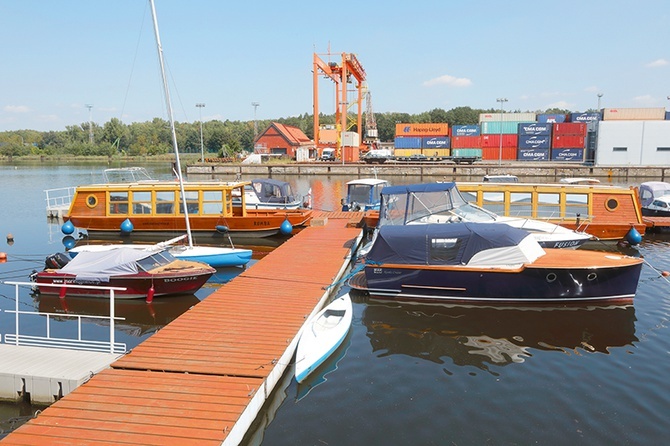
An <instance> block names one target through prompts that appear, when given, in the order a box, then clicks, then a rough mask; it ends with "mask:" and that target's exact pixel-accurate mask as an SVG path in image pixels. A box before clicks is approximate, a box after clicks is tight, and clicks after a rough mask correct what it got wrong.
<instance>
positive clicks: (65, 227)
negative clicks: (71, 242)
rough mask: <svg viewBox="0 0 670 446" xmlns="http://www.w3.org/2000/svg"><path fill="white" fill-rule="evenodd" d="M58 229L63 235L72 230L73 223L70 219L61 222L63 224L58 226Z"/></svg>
mask: <svg viewBox="0 0 670 446" xmlns="http://www.w3.org/2000/svg"><path fill="white" fill-rule="evenodd" d="M60 230H61V232H62V233H63V234H65V235H70V234H72V233H73V232H74V225H73V224H72V222H71V221H70V220H68V221H66V222H65V223H63V226H61V227H60Z"/></svg>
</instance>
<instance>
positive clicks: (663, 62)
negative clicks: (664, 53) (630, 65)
mask: <svg viewBox="0 0 670 446" xmlns="http://www.w3.org/2000/svg"><path fill="white" fill-rule="evenodd" d="M668 64H670V62H668V61H667V60H665V59H656V60H655V61H653V62H649V63H648V64H647V65H645V67H648V68H657V67H664V66H666V65H668Z"/></svg>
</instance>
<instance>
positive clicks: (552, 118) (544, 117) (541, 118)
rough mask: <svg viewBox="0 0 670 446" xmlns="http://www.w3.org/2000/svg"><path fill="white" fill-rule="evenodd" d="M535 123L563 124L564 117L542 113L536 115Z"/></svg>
mask: <svg viewBox="0 0 670 446" xmlns="http://www.w3.org/2000/svg"><path fill="white" fill-rule="evenodd" d="M537 122H543V123H547V122H565V115H563V114H551V113H542V114H539V115H537Z"/></svg>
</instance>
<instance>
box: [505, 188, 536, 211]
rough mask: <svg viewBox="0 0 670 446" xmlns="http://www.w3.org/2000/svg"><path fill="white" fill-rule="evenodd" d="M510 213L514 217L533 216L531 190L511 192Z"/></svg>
mask: <svg viewBox="0 0 670 446" xmlns="http://www.w3.org/2000/svg"><path fill="white" fill-rule="evenodd" d="M509 197H510V201H509V215H510V216H512V217H532V216H533V205H532V197H533V194H532V193H531V192H511V193H510V194H509Z"/></svg>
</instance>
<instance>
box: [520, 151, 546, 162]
mask: <svg viewBox="0 0 670 446" xmlns="http://www.w3.org/2000/svg"><path fill="white" fill-rule="evenodd" d="M517 159H518V160H519V161H549V149H519V151H518V153H517Z"/></svg>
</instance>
